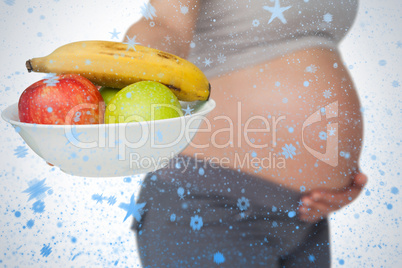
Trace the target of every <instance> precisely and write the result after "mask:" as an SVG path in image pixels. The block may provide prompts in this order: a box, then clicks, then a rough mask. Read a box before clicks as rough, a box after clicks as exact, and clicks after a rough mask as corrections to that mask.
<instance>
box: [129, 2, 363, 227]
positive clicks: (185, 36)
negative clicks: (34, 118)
mask: <svg viewBox="0 0 402 268" xmlns="http://www.w3.org/2000/svg"><path fill="white" fill-rule="evenodd" d="M198 2H199V1H195V0H190V1H178V0H170V1H169V5H166V4H165V3H164V1H160V0H154V1H151V4H152V5H153V6H154V8H155V9H156V10H157V11H158V16H157V17H155V18H154V19H153V22H154V23H155V25H154V26H153V27H151V26H150V23H149V21H147V20H146V19H145V18H142V19H140V20H139V21H138V22H136V23H135V24H133V25H132V26H131V27H130V28H129V29H128V31H127V33H126V35H125V38H124V42H127V41H128V39H127V37H129V38H133V37H134V36H136V41H137V42H139V43H140V44H141V45H149V46H151V47H154V48H157V49H160V50H164V51H167V52H170V53H172V54H175V55H178V56H180V57H183V58H186V57H187V56H188V53H189V50H190V47H189V44H190V42H191V40H192V36H193V31H194V28H195V24H196V19H197V15H198V9H199V3H198ZM180 6H187V7H188V9H189V12H188V13H187V14H185V15H184V14H182V13H180V12H179V10H180ZM166 36H170V37H174V38H171V39H170V40H169V41H168V40H166V39H165V37H166ZM342 62H343V61H342V59H341V56H340V54H339V53H338V51H331V50H328V49H323V48H318V47H316V48H310V49H303V50H300V51H296V52H293V53H291V54H289V55H285V56H283V57H280V58H276V59H274V60H272V61H269V62H264V63H262V64H259V65H256V66H253V67H249V68H247V69H242V70H238V71H236V72H234V73H229V74H225V75H223V76H221V77H214V78H211V79H210V83H211V85H212V92H211V98H212V99H214V100H215V101H216V103H217V106H216V108H215V110H214V111H212V112H211V114H209V115H208V117H207V119H208V120H209V122H210V123H211V131H210V132H199V133H197V134H196V135H195V137H194V140H193V144H191V145H190V146H188V147H187V148H186V149H185V150H184V151H183V152H182V154H184V155H191V156H196V157H197V158H204V159H205V158H208V157H209V158H211V157H214V156H215V157H218V158H223V157H226V158H228V159H230V161H229V164H228V165H229V167H232V168H233V167H234V162H235V161H234V159H235V157H236V155H237V156H239V157H240V158H241V157H244V156H245V155H246V154H247V153H249V154H250V152H255V153H256V154H257V156H265V155H267V152H273V153H279V152H281V151H282V147H284V146H286V144H293V145H295V144H299V145H301V144H302V142H303V140H302V126H301V124H302V122H304V121H305V120H306V118H307V117H309V116H310V115H311V114H313V113H314V112H315V111H316V110H317V109H319V108H321V107H324V106H325V105H327V104H329V103H330V102H333V101H338V106H337V107H338V109H339V115H338V117H337V118H336V119H334V120H332V119H331V120H329V121H330V122H328V121H326V120H322V121H321V122H319V123H316V124H314V125H311V126H310V127H309V128H308V129H306V130H305V133H304V134H305V137H304V138H305V140H304V142H305V143H306V144H308V145H309V146H310V147H312V148H314V149H315V150H317V151H321V152H323V150H322V148H325V142H326V141H325V140H322V139H320V138H319V133H320V132H321V131H325V130H326V128H325V127H326V124H328V123H335V122H336V123H338V124H339V127H338V129H339V133H338V134H339V137H338V138H339V141H340V142H339V151H345V152H348V153H349V154H350V157H349V158H348V159H345V158H344V157H339V163H338V165H336V166H335V167H333V166H331V165H328V164H325V163H323V162H321V161H318V160H317V158H316V157H314V156H313V155H312V154H310V153H309V152H308V151H307V150H306V148H305V146H297V147H296V155H295V156H294V157H293V158H292V159H290V158H289V159H286V160H287V161H286V168H285V169H266V170H265V169H264V170H261V171H259V172H256V169H255V168H254V167H253V166H252V165H249V166H243V167H241V169H242V171H244V172H246V173H249V174H251V175H254V176H257V177H259V178H260V179H263V180H268V181H272V182H274V183H277V184H280V185H281V186H283V187H287V188H289V189H292V190H295V191H300V189H301V188H300V187H301V186H303V187H305V192H304V195H303V197H302V199H301V201H302V203H301V205H300V207H299V212H300V213H299V217H300V218H301V219H302V220H304V221H307V222H317V221H319V220H321V219H322V218H324V217H327V216H328V214H329V213H331V212H333V211H336V210H338V209H340V208H342V207H344V206H346V205H348V204H350V203H351V202H352V201H353V200H355V199H356V198H357V196H358V195H359V194H360V192H361V190H362V188H363V187H364V186H365V184H366V182H367V177H366V176H365V175H364V174H362V173H360V172H359V165H358V159H359V154H360V150H361V144H362V118H361V113H360V104H359V100H358V97H357V94H356V91H355V89H354V86H353V82H352V80H351V78H350V76H349V74H348V72H347V70H346V68H345V67H344V66H343V64H342ZM334 63H337V65H338V68H334V67H333V66H334ZM310 65H315V66H318V67H319V68H318V69H317V71H316V72H315V73H311V72H305V69H306V67H308V66H310ZM260 70H263V72H261V71H260ZM277 81H278V82H280V85H281V86H280V90H278V89H276V88H275V82H277ZM304 81H310V83H309V86H307V87H305V86H304V85H303V83H304ZM323 89H331V95H332V98H330V99H327V98H325V97H324V96H323ZM255 96H258V97H255ZM299 96H301V98H299ZM284 98H286V99H287V101H286V102H284V101H283V99H284ZM238 102H240V103H241V108H242V110H241V116H242V120H241V121H240V122H238V121H237V120H236V119H237V113H238V106H237V103H238ZM255 115H259V116H262V117H265V118H267V117H268V116H269V115H272V116H277V117H279V116H280V115H285V116H286V120H282V121H280V122H279V123H278V124H277V127H276V129H277V132H276V137H277V138H276V139H275V142H273V137H272V135H273V133H272V132H267V133H262V132H257V131H254V132H250V133H248V138H249V139H251V138H254V139H255V140H259V141H260V143H259V144H267V145H268V146H267V147H265V148H262V149H256V148H254V147H253V145H250V144H247V141H246V138H245V135H244V132H240V133H236V131H235V132H234V134H233V137H232V138H233V141H239V139H240V141H241V144H238V143H237V142H233V143H232V144H233V146H226V147H224V148H218V147H219V146H216V145H222V144H225V143H226V142H227V141H228V139H229V138H230V137H228V135H226V136H225V135H224V134H222V133H221V134H220V135H217V134H216V133H217V131H218V130H222V129H223V128H228V127H229V126H230V124H229V122H230V121H232V122H233V128H234V129H237V128H238V127H239V125H240V126H242V124H245V123H246V121H247V119H249V118H250V117H252V116H255ZM217 116H225V118H227V119H226V120H214V119H216V118H217ZM335 120H336V121H335ZM206 126H207V125H206V123H203V125H201V127H200V128H205V127H206ZM249 126H250V129H251V128H253V129H261V128H264V124H263V123H262V120H255V121H254V122H252V123H251V124H250V125H249ZM289 126H292V127H293V129H294V131H293V132H292V133H290V132H289V130H288V127H289ZM271 128H272V125H271ZM213 133H215V135H214V134H213ZM214 142H215V144H213V143H214ZM205 144H212V146H209V147H208V148H200V145H205ZM214 145H215V146H214ZM322 146H324V147H322ZM320 147H321V149H320ZM299 170H302V172H299ZM328 177H330V179H328Z"/></svg>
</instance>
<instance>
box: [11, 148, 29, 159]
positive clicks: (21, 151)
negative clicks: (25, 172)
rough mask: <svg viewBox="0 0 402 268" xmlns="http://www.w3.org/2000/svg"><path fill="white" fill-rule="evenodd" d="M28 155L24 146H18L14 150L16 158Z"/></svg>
mask: <svg viewBox="0 0 402 268" xmlns="http://www.w3.org/2000/svg"><path fill="white" fill-rule="evenodd" d="M27 154H28V148H27V147H25V146H18V147H17V148H16V149H14V155H16V156H17V158H24V157H25V156H26V155H27Z"/></svg>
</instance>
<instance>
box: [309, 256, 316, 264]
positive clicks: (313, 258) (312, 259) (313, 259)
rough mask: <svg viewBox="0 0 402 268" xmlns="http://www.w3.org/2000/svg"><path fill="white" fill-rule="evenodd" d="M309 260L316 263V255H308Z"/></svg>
mask: <svg viewBox="0 0 402 268" xmlns="http://www.w3.org/2000/svg"><path fill="white" fill-rule="evenodd" d="M308 260H309V261H310V262H313V263H314V262H315V257H314V255H313V254H310V255H308Z"/></svg>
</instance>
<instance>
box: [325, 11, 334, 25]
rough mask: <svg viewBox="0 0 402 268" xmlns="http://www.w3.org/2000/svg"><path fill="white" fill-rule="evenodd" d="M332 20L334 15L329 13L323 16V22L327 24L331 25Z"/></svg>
mask: <svg viewBox="0 0 402 268" xmlns="http://www.w3.org/2000/svg"><path fill="white" fill-rule="evenodd" d="M332 18H333V16H332V14H330V13H327V14H325V15H324V16H323V21H325V22H327V23H330V22H331V21H332Z"/></svg>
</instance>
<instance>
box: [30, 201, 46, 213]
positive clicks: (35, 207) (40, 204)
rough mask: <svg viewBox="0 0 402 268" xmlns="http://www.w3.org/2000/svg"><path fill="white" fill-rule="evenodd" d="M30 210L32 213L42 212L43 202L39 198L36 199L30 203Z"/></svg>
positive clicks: (43, 208)
mask: <svg viewBox="0 0 402 268" xmlns="http://www.w3.org/2000/svg"><path fill="white" fill-rule="evenodd" d="M32 210H33V211H34V213H43V211H45V203H44V202H42V201H41V200H38V201H36V202H35V203H33V205H32Z"/></svg>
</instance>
